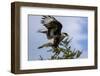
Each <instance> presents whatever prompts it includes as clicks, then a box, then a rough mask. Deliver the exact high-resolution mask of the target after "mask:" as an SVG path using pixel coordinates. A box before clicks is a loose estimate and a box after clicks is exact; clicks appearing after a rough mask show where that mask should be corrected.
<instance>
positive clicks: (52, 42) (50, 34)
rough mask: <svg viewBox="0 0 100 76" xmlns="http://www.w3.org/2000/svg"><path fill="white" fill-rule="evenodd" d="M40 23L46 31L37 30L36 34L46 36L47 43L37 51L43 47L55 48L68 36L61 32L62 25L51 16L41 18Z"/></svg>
mask: <svg viewBox="0 0 100 76" xmlns="http://www.w3.org/2000/svg"><path fill="white" fill-rule="evenodd" d="M41 23H42V24H43V26H44V27H45V28H46V30H39V31H38V32H40V33H44V34H46V36H47V39H48V42H47V43H45V44H43V45H41V46H40V47H38V48H39V49H40V48H43V47H53V48H57V47H58V45H59V43H60V42H61V41H62V40H63V39H64V38H65V37H66V36H68V34H67V33H65V32H61V30H62V24H61V22H59V21H58V20H57V19H56V18H55V17H53V16H49V15H48V16H42V20H41Z"/></svg>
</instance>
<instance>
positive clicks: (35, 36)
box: [28, 15, 88, 60]
mask: <svg viewBox="0 0 100 76" xmlns="http://www.w3.org/2000/svg"><path fill="white" fill-rule="evenodd" d="M54 17H55V18H56V19H57V20H58V21H60V22H61V23H62V25H63V28H62V32H66V33H68V34H69V36H70V38H72V42H71V46H72V49H74V48H75V49H79V50H82V52H83V53H82V55H81V57H80V58H87V57H88V18H87V17H74V16H54ZM41 18H42V16H35V15H29V16H28V19H29V20H28V21H29V22H28V23H29V24H28V60H38V59H40V55H41V56H42V57H43V58H44V59H47V58H49V57H50V56H51V55H52V52H47V50H49V48H42V49H38V47H39V46H40V45H42V44H43V43H46V42H47V38H46V35H44V34H42V33H38V32H37V31H38V30H39V29H41V28H43V25H42V24H41Z"/></svg>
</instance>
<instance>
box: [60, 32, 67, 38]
mask: <svg viewBox="0 0 100 76" xmlns="http://www.w3.org/2000/svg"><path fill="white" fill-rule="evenodd" d="M61 35H62V37H64V38H65V37H66V36H69V35H68V34H67V33H65V32H63V33H62V34H61Z"/></svg>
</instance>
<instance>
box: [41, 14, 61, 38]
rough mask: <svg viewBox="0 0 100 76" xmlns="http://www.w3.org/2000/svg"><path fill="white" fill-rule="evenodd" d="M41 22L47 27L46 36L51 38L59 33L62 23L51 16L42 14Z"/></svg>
mask: <svg viewBox="0 0 100 76" xmlns="http://www.w3.org/2000/svg"><path fill="white" fill-rule="evenodd" d="M41 23H42V24H43V26H45V27H46V28H47V30H48V31H47V38H48V39H51V38H53V37H54V36H55V35H59V34H61V29H62V24H61V23H60V22H59V21H58V20H57V19H56V18H54V17H53V16H43V17H42V20H41Z"/></svg>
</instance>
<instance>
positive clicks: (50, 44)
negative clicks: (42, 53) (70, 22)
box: [38, 33, 68, 49]
mask: <svg viewBox="0 0 100 76" xmlns="http://www.w3.org/2000/svg"><path fill="white" fill-rule="evenodd" d="M67 36H68V34H67V33H61V35H59V36H56V37H54V38H52V39H49V40H48V42H47V43H45V44H43V45H41V46H39V47H38V49H41V48H43V47H52V48H57V47H59V46H58V45H59V43H60V42H61V41H62V40H63V39H64V38H65V37H67Z"/></svg>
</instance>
